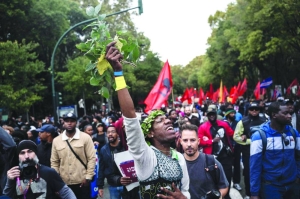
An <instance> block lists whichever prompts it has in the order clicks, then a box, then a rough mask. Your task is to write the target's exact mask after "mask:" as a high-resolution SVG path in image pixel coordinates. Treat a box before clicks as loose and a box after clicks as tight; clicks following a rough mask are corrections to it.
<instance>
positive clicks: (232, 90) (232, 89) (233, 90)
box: [229, 86, 236, 98]
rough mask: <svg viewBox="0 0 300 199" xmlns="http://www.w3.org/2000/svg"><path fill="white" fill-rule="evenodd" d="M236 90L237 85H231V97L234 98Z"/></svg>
mask: <svg viewBox="0 0 300 199" xmlns="http://www.w3.org/2000/svg"><path fill="white" fill-rule="evenodd" d="M235 92H236V86H234V87H231V89H230V92H229V97H231V98H233V97H234V94H235Z"/></svg>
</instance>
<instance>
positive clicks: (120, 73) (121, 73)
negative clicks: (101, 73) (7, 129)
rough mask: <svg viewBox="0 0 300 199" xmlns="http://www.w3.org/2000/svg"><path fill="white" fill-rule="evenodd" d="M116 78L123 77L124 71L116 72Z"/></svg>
mask: <svg viewBox="0 0 300 199" xmlns="http://www.w3.org/2000/svg"><path fill="white" fill-rule="evenodd" d="M114 76H115V77H119V76H123V71H115V72H114Z"/></svg>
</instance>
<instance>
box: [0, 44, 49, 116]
mask: <svg viewBox="0 0 300 199" xmlns="http://www.w3.org/2000/svg"><path fill="white" fill-rule="evenodd" d="M37 46H38V45H37V44H34V43H32V42H30V43H28V44H25V41H23V42H22V43H21V44H19V43H17V42H11V41H7V42H0V54H1V60H2V61H1V62H0V81H1V84H0V103H1V107H5V108H8V109H9V110H10V111H17V112H18V113H23V112H26V111H29V108H30V107H31V105H32V104H33V103H35V102H37V101H40V100H42V95H41V91H43V90H44V89H45V86H43V82H41V81H42V79H36V75H37V74H39V73H41V72H42V71H43V70H44V63H43V62H41V61H39V60H37V55H36V53H34V52H33V51H34V49H35V48H36V47H37Z"/></svg>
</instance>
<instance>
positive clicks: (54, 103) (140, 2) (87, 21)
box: [50, 0, 143, 124]
mask: <svg viewBox="0 0 300 199" xmlns="http://www.w3.org/2000/svg"><path fill="white" fill-rule="evenodd" d="M136 8H138V9H139V14H142V13H143V4H142V0H138V6H137V7H134V8H128V9H125V10H121V11H119V12H115V13H112V14H109V15H107V16H106V17H110V16H113V15H118V14H121V13H124V12H127V11H129V10H133V9H136ZM96 20H97V17H95V18H92V19H88V20H85V21H82V22H80V23H77V24H75V25H73V26H72V27H70V28H69V29H68V30H67V31H66V32H65V33H64V34H63V35H62V36H61V37H60V38H59V40H58V41H57V42H56V44H55V47H54V49H53V52H52V55H51V61H50V67H51V87H52V103H53V117H54V124H56V123H57V112H56V106H57V104H56V100H55V83H54V78H55V77H54V58H55V53H56V50H57V47H58V46H59V44H60V43H61V41H62V40H63V38H65V36H66V35H67V34H68V33H69V32H70V31H71V30H73V29H75V28H77V27H78V26H81V25H84V24H87V23H91V22H93V21H96Z"/></svg>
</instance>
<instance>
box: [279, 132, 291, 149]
mask: <svg viewBox="0 0 300 199" xmlns="http://www.w3.org/2000/svg"><path fill="white" fill-rule="evenodd" d="M281 138H282V140H283V142H284V145H285V146H287V145H289V144H290V140H289V139H288V138H287V136H286V134H285V133H282V134H281Z"/></svg>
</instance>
